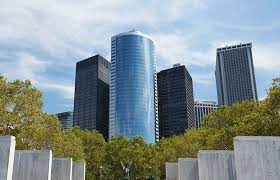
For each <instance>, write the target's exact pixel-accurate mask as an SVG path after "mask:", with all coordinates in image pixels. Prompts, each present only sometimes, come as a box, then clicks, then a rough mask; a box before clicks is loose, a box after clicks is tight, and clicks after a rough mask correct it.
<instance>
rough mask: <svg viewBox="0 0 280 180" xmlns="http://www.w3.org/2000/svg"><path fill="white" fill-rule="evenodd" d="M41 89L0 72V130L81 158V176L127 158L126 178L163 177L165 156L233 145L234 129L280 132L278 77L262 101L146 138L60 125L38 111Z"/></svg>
mask: <svg viewBox="0 0 280 180" xmlns="http://www.w3.org/2000/svg"><path fill="white" fill-rule="evenodd" d="M42 107H43V101H42V93H41V92H40V91H39V90H38V89H36V88H35V87H33V86H32V85H31V82H30V81H21V80H15V81H12V82H9V81H7V80H6V79H5V78H4V77H3V76H0V135H13V136H15V137H16V140H17V147H16V148H17V149H27V150H28V149H32V150H39V149H48V150H53V154H54V156H56V157H71V158H73V159H74V160H75V161H85V162H86V168H87V171H86V179H88V180H92V179H120V178H123V177H124V172H123V170H122V165H121V163H123V164H130V163H131V168H130V177H131V179H146V178H150V179H153V178H154V179H156V178H158V177H164V175H165V170H164V164H165V162H175V161H177V159H178V158H184V157H196V156H197V152H198V150H203V149H214V150H215V149H217V150H218V149H221V150H227V149H233V138H234V137H235V136H238V135H258V136H280V78H275V79H274V80H273V83H272V85H271V87H270V88H269V89H268V90H267V97H266V98H265V99H264V100H262V101H254V100H248V101H243V102H239V103H235V104H233V105H231V106H222V107H219V108H218V109H217V110H215V111H214V112H212V113H210V114H208V115H207V116H205V117H204V123H203V124H204V126H203V127H201V128H199V129H188V130H186V132H185V133H184V134H183V135H180V136H172V137H170V138H163V139H161V140H160V141H159V142H158V143H157V144H147V143H145V141H144V140H143V139H142V138H141V137H134V138H131V139H127V138H125V137H124V136H119V137H114V138H111V139H110V140H109V141H108V142H106V141H105V139H104V137H103V136H102V134H100V133H98V132H97V131H88V130H80V129H79V128H78V127H74V128H72V129H69V130H64V131H63V130H61V126H60V122H59V121H58V119H57V117H56V116H55V115H49V114H47V113H44V112H43V111H42Z"/></svg>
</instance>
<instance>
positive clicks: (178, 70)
mask: <svg viewBox="0 0 280 180" xmlns="http://www.w3.org/2000/svg"><path fill="white" fill-rule="evenodd" d="M157 78H158V113H159V134H160V137H170V136H172V135H181V134H183V133H184V132H185V130H186V129H189V128H195V114H194V97H193V82H192V77H191V76H190V74H189V72H188V71H187V69H186V67H185V66H180V64H175V65H174V66H173V68H171V69H166V70H163V71H160V72H159V73H158V74H157Z"/></svg>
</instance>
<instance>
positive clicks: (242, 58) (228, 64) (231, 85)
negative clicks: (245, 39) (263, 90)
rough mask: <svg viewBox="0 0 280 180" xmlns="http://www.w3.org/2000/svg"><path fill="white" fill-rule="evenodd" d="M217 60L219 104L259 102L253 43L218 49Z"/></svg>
mask: <svg viewBox="0 0 280 180" xmlns="http://www.w3.org/2000/svg"><path fill="white" fill-rule="evenodd" d="M216 58H217V59H216V72H215V74H216V85H217V96H218V104H219V105H230V104H233V103H235V102H239V101H243V100H247V99H255V100H257V99H258V97H257V88H256V80H255V72H254V64H253V56H252V43H247V44H239V45H234V46H226V47H222V48H218V49H217V57H216Z"/></svg>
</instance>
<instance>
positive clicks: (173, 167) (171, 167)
mask: <svg viewBox="0 0 280 180" xmlns="http://www.w3.org/2000/svg"><path fill="white" fill-rule="evenodd" d="M165 173H166V179H167V180H177V179H178V165H177V163H168V162H167V163H166V164H165Z"/></svg>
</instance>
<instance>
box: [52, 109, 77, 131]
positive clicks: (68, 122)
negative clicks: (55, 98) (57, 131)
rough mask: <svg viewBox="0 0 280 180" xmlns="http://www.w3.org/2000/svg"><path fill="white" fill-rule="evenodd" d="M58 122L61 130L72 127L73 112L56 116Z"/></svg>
mask: <svg viewBox="0 0 280 180" xmlns="http://www.w3.org/2000/svg"><path fill="white" fill-rule="evenodd" d="M56 116H57V118H58V120H59V121H60V124H61V128H62V129H69V128H72V127H73V112H71V111H68V112H62V113H57V114H56Z"/></svg>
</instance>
